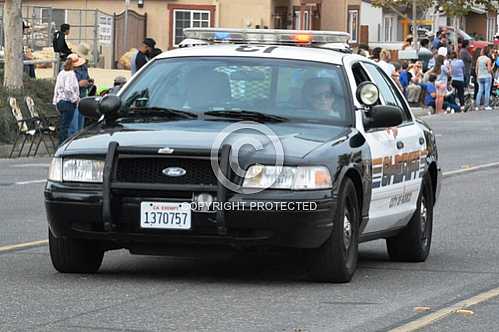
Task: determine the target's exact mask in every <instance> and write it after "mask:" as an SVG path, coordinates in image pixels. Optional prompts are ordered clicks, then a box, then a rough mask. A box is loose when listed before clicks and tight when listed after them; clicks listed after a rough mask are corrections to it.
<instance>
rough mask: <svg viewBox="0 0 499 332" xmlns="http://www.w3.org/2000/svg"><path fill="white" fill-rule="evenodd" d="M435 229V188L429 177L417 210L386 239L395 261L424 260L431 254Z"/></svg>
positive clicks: (389, 251) (425, 179)
mask: <svg viewBox="0 0 499 332" xmlns="http://www.w3.org/2000/svg"><path fill="white" fill-rule="evenodd" d="M432 230H433V190H432V185H431V181H430V179H429V178H428V177H425V178H424V180H423V184H422V188H421V192H420V194H419V197H418V202H417V208H416V212H415V213H414V215H413V216H412V218H411V220H410V221H409V223H408V224H407V226H405V228H404V229H403V230H402V231H401V232H400V233H399V234H398V235H397V236H395V237H392V238H389V239H387V240H386V247H387V249H388V255H389V256H390V259H391V260H393V261H402V262H424V261H425V260H426V258H427V257H428V255H429V254H430V247H431V236H432Z"/></svg>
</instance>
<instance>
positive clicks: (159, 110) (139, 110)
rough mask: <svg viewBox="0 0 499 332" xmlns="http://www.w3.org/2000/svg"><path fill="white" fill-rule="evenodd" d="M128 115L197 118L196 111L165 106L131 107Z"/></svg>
mask: <svg viewBox="0 0 499 332" xmlns="http://www.w3.org/2000/svg"><path fill="white" fill-rule="evenodd" d="M126 116H146V117H170V118H171V117H181V118H185V119H197V118H198V115H197V114H196V113H192V112H187V111H182V110H176V109H174V108H164V107H151V106H147V107H131V108H130V110H129V111H128V112H127V113H126Z"/></svg>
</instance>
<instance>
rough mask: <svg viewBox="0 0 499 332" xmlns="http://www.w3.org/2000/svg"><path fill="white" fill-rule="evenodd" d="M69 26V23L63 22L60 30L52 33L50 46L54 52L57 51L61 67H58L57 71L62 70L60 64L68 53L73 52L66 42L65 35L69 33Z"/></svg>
mask: <svg viewBox="0 0 499 332" xmlns="http://www.w3.org/2000/svg"><path fill="white" fill-rule="evenodd" d="M70 28H71V26H70V25H69V24H67V23H64V24H61V30H60V31H56V32H55V33H54V37H53V38H54V39H53V41H52V46H53V48H54V52H55V53H59V59H60V61H61V68H59V71H61V70H62V65H63V64H64V62H65V61H66V59H67V57H68V55H69V54H72V53H73V51H71V49H70V48H69V46H68V44H67V43H66V36H67V35H69V31H70Z"/></svg>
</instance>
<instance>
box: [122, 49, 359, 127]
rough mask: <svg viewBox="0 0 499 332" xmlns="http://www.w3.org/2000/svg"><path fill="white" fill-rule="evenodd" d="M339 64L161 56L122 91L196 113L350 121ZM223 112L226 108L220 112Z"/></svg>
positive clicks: (130, 97) (140, 100) (143, 102)
mask: <svg viewBox="0 0 499 332" xmlns="http://www.w3.org/2000/svg"><path fill="white" fill-rule="evenodd" d="M346 91H347V88H346V85H345V79H344V75H343V72H342V70H341V67H339V66H337V65H330V64H322V63H315V62H310V61H292V60H281V59H262V58H236V57H195V58H174V59H158V60H155V61H154V63H152V64H151V65H150V66H148V67H147V68H146V69H145V70H144V71H143V72H142V73H141V74H140V76H139V77H137V78H136V79H134V80H133V82H131V84H130V85H129V86H128V87H127V89H126V90H125V91H123V93H122V94H121V95H120V96H121V98H122V100H123V105H125V106H124V109H123V112H128V111H129V110H130V108H131V107H135V106H139V107H142V108H144V107H146V108H152V109H171V110H179V111H188V112H192V113H196V114H205V113H207V112H209V113H208V114H209V115H213V113H214V112H217V111H220V112H223V111H225V114H227V112H226V111H232V112H238V111H246V114H248V113H247V112H259V113H264V114H268V115H276V116H281V117H283V118H286V119H290V120H292V119H300V120H303V121H314V122H317V121H320V122H323V121H331V122H334V123H335V124H336V125H344V126H348V125H351V124H352V121H353V120H352V117H353V114H352V113H353V112H352V110H351V107H348V106H349V103H348V102H347V101H348V94H347V92H346ZM221 115H223V113H221Z"/></svg>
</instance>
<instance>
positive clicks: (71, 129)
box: [53, 24, 162, 144]
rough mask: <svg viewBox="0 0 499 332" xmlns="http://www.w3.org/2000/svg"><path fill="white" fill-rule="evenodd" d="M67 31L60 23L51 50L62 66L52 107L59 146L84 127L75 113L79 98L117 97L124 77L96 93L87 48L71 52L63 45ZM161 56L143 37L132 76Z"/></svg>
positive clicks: (132, 65) (133, 65)
mask: <svg viewBox="0 0 499 332" xmlns="http://www.w3.org/2000/svg"><path fill="white" fill-rule="evenodd" d="M70 29H71V27H70V25H69V24H62V25H61V27H60V30H58V31H56V32H55V33H54V36H53V48H54V51H55V52H56V53H58V54H59V59H60V63H61V65H60V68H59V74H58V76H57V80H56V84H55V88H54V97H53V104H54V105H55V106H56V108H57V110H58V112H59V143H60V144H61V143H62V142H64V141H65V140H66V139H67V138H68V137H69V136H71V135H73V134H74V133H76V132H78V131H79V130H81V129H82V128H83V127H84V126H85V118H84V116H83V115H82V114H81V113H80V112H79V111H78V103H79V101H80V99H81V98H84V97H87V96H95V95H97V94H98V95H101V96H102V95H106V94H116V93H117V92H118V91H119V89H120V88H121V87H122V86H123V85H124V84H125V83H126V78H125V77H122V76H119V77H116V78H115V80H114V85H113V87H111V88H109V89H100V91H99V90H98V89H97V87H96V85H95V82H94V80H93V79H92V78H90V75H89V71H88V64H87V63H88V60H87V59H88V55H89V52H90V48H89V47H88V45H86V44H85V43H82V44H80V45H79V46H78V49H77V50H76V51H73V50H71V48H70V47H69V46H68V44H67V42H66V36H68V35H69V33H70ZM161 53H162V51H161V49H159V48H157V47H156V42H155V41H154V39H152V38H145V39H144V41H143V43H142V45H141V46H140V47H139V48H138V49H137V52H136V53H135V54H134V56H133V57H132V59H131V61H130V67H131V74H132V75H133V74H135V73H136V72H137V71H138V70H139V69H140V68H142V67H143V66H144V65H145V64H146V63H147V62H148V61H150V60H151V59H152V58H154V57H155V56H157V55H159V54H161Z"/></svg>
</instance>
